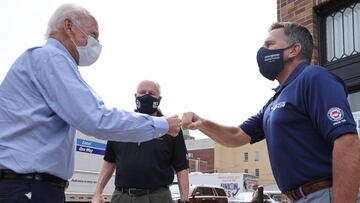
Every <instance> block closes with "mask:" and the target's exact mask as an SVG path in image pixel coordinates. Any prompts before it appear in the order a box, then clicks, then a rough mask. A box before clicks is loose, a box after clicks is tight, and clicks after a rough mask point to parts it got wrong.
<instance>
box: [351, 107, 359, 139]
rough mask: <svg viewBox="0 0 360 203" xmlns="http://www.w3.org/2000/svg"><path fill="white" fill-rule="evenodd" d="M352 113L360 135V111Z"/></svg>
mask: <svg viewBox="0 0 360 203" xmlns="http://www.w3.org/2000/svg"><path fill="white" fill-rule="evenodd" d="M352 113H353V116H354V119H355V123H356V129H357V132H358V136H359V137H360V111H355V112H352Z"/></svg>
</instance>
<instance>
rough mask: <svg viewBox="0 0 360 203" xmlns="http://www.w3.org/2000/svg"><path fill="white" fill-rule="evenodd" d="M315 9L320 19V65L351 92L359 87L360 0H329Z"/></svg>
mask: <svg viewBox="0 0 360 203" xmlns="http://www.w3.org/2000/svg"><path fill="white" fill-rule="evenodd" d="M315 10H316V13H317V15H316V16H318V22H319V24H318V25H319V26H318V28H319V30H318V37H319V39H318V40H319V43H318V44H317V45H318V59H319V61H318V62H319V64H320V65H322V66H324V67H326V68H327V69H329V70H330V71H331V72H333V73H335V74H336V75H338V76H339V77H340V78H341V79H343V80H344V82H345V84H346V86H347V87H348V89H349V90H350V91H353V90H354V89H357V88H359V87H360V69H359V66H360V38H359V36H360V2H359V1H358V0H341V1H327V2H326V3H323V4H320V6H318V7H316V8H315ZM315 46H316V44H315Z"/></svg>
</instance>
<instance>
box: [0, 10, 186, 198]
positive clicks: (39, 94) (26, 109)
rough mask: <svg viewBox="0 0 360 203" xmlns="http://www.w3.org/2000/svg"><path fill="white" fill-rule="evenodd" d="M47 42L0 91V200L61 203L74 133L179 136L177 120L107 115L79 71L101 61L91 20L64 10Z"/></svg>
mask: <svg viewBox="0 0 360 203" xmlns="http://www.w3.org/2000/svg"><path fill="white" fill-rule="evenodd" d="M47 37H48V40H47V43H46V44H45V45H43V46H42V47H34V48H30V49H28V50H27V51H25V53H23V54H22V55H21V56H20V57H19V58H18V59H17V60H16V61H15V63H14V64H13V65H12V67H11V69H10V70H9V72H8V73H7V75H6V77H5V79H4V80H3V82H2V83H1V85H0V129H1V131H0V202H2V203H4V202H6V203H7V202H30V201H31V202H41V203H44V202H45V203H46V202H51V203H58V202H59V203H60V202H63V201H64V188H65V186H66V183H67V181H66V180H67V179H69V178H70V177H71V176H72V175H73V171H74V153H75V151H74V149H75V143H74V136H75V129H77V130H79V131H81V132H83V133H84V134H87V135H91V136H94V137H96V138H99V139H106V140H114V141H123V142H142V141H147V140H151V139H153V138H158V137H160V136H163V135H165V134H170V135H172V136H176V135H177V134H178V132H179V130H180V119H179V118H178V117H177V116H172V117H152V116H149V115H145V114H138V113H134V112H126V111H123V110H118V109H115V108H113V109H108V108H106V107H105V105H104V102H103V101H102V100H101V99H100V97H98V96H97V95H96V93H95V92H94V91H93V90H92V89H91V88H90V87H89V85H88V84H87V83H86V82H85V81H84V80H83V79H82V77H81V75H80V72H79V70H78V67H77V66H78V65H79V66H89V65H91V64H93V63H94V62H95V61H96V60H97V59H98V57H99V55H100V52H101V45H100V43H99V40H98V37H99V30H98V24H97V22H96V20H95V18H94V17H93V16H92V15H91V14H90V13H89V12H88V11H87V10H85V9H84V8H81V7H79V6H75V5H71V4H65V5H63V6H60V7H59V8H58V9H57V10H56V11H55V13H54V14H53V16H52V17H51V19H50V21H49V25H48V30H47Z"/></svg>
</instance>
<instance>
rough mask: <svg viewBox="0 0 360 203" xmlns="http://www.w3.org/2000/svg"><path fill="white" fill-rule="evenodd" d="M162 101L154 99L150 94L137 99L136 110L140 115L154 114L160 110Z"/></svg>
mask: <svg viewBox="0 0 360 203" xmlns="http://www.w3.org/2000/svg"><path fill="white" fill-rule="evenodd" d="M159 104H160V99H157V98H154V97H152V96H151V95H149V94H145V95H143V96H140V97H136V109H137V110H138V112H140V113H145V114H149V115H150V114H153V113H154V112H155V111H157V110H158V106H159Z"/></svg>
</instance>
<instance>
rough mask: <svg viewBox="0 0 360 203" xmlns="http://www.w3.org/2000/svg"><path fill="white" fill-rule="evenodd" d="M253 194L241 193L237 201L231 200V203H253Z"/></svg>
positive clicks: (236, 198)
mask: <svg viewBox="0 0 360 203" xmlns="http://www.w3.org/2000/svg"><path fill="white" fill-rule="evenodd" d="M253 195H254V193H253V192H240V193H239V194H238V195H237V196H236V197H235V199H231V200H229V203H250V202H253V201H252V200H253Z"/></svg>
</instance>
